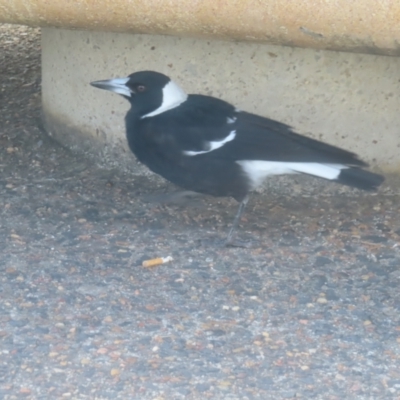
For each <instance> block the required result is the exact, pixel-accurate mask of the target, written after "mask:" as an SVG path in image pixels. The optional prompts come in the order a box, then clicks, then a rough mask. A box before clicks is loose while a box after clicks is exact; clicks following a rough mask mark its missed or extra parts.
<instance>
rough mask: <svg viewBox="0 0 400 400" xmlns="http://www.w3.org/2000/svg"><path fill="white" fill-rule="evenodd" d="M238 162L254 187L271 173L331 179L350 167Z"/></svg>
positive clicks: (299, 163) (304, 163) (298, 163)
mask: <svg viewBox="0 0 400 400" xmlns="http://www.w3.org/2000/svg"><path fill="white" fill-rule="evenodd" d="M237 163H238V164H239V165H240V166H241V167H242V169H243V172H244V173H245V174H246V175H247V176H248V178H249V179H250V181H251V182H252V188H253V189H254V188H256V187H257V186H259V185H260V184H261V183H262V181H263V180H264V179H265V178H266V177H267V176H270V175H283V174H296V173H299V172H300V173H304V174H309V175H314V176H318V177H320V178H325V179H329V180H334V179H337V178H338V176H339V175H340V170H342V169H345V168H348V167H347V166H345V165H341V164H319V163H307V162H280V161H259V160H241V161H237Z"/></svg>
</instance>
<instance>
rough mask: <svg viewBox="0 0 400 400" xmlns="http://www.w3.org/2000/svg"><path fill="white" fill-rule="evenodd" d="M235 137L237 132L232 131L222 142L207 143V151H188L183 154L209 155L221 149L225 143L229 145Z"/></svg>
mask: <svg viewBox="0 0 400 400" xmlns="http://www.w3.org/2000/svg"><path fill="white" fill-rule="evenodd" d="M235 136H236V131H232V132H231V133H230V134H229V135H228V136H227V137H225V138H224V139H222V140H219V141H218V140H216V141H214V142H206V143H205V147H206V148H207V150H201V151H192V150H186V151H184V152H183V154H186V155H187V156H197V155H198V154H203V153H209V152H210V151H213V150H216V149H219V148H220V147H222V146H223V145H224V144H225V143H228V142H230V141H231V140H233V139H235Z"/></svg>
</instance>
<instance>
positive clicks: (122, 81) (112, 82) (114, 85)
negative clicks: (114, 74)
mask: <svg viewBox="0 0 400 400" xmlns="http://www.w3.org/2000/svg"><path fill="white" fill-rule="evenodd" d="M128 81H129V78H115V79H108V80H106V81H96V82H92V85H93V86H95V87H98V88H100V89H105V90H109V91H110V92H114V93H118V94H122V95H123V96H127V97H131V91H130V90H129V88H128V86H126V83H127V82H128Z"/></svg>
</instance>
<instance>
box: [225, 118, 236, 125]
mask: <svg viewBox="0 0 400 400" xmlns="http://www.w3.org/2000/svg"><path fill="white" fill-rule="evenodd" d="M236 120H237V118H236V117H233V118H230V117H228V118H227V119H226V122H227V123H228V124H234V123H235V122H236Z"/></svg>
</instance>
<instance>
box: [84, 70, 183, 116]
mask: <svg viewBox="0 0 400 400" xmlns="http://www.w3.org/2000/svg"><path fill="white" fill-rule="evenodd" d="M90 84H91V85H92V86H94V87H97V88H99V89H104V90H109V91H111V92H115V93H118V94H120V95H122V96H123V97H125V98H126V99H127V100H129V102H130V103H131V105H132V108H133V109H134V110H135V112H137V113H138V114H139V115H140V117H141V118H146V117H151V116H154V115H157V114H161V113H163V112H164V111H168V110H170V109H171V108H174V107H177V106H179V105H180V104H182V103H183V102H184V101H186V99H187V94H186V93H185V92H184V91H183V90H182V89H181V88H180V87H179V86H178V85H177V84H176V83H175V82H173V81H171V79H170V78H168V76H166V75H163V74H160V73H159V72H154V71H140V72H135V73H133V74H131V75H129V76H128V77H126V78H114V79H108V80H104V81H95V82H91V83H90Z"/></svg>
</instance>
